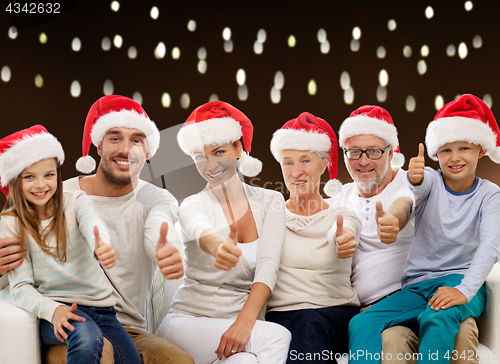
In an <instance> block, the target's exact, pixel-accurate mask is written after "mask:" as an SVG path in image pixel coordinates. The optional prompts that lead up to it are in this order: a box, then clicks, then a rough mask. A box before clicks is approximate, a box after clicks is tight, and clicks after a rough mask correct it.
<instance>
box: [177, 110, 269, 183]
mask: <svg viewBox="0 0 500 364" xmlns="http://www.w3.org/2000/svg"><path fill="white" fill-rule="evenodd" d="M252 136H253V125H252V122H251V121H250V119H248V118H247V116H246V115H245V114H243V113H242V112H241V111H240V110H238V109H237V108H235V107H234V106H232V105H230V104H228V103H227V102H223V101H220V100H217V101H211V102H208V103H206V104H204V105H201V106H198V107H197V108H196V109H194V111H193V112H192V113H191V115H189V117H188V118H187V120H186V122H185V123H184V125H183V126H182V128H181V130H179V133H178V134H177V142H178V143H179V147H180V148H181V149H182V151H183V152H184V153H186V154H191V153H193V152H194V151H196V150H201V149H203V148H205V147H207V146H209V145H222V144H227V143H233V142H235V141H237V140H240V138H241V139H242V140H243V147H244V151H243V152H242V154H241V158H240V161H239V162H240V171H241V173H242V174H243V175H244V176H247V177H255V176H256V175H258V174H259V173H260V171H261V170H262V162H261V161H259V160H258V159H256V158H253V157H250V155H249V153H250V151H251V149H252Z"/></svg>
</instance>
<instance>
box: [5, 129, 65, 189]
mask: <svg viewBox="0 0 500 364" xmlns="http://www.w3.org/2000/svg"><path fill="white" fill-rule="evenodd" d="M48 158H56V159H57V161H58V162H59V163H60V164H63V163H64V151H63V148H62V146H61V143H59V141H58V140H57V139H56V137H55V136H53V135H52V134H50V133H49V132H48V131H47V129H45V128H44V127H43V126H42V125H33V126H32V127H31V128H28V129H23V130H20V131H17V132H15V133H14V134H11V135H9V136H6V137H5V138H3V139H0V188H1V189H2V191H3V193H4V194H5V196H7V195H8V194H9V182H12V181H14V180H15V179H16V178H17V176H19V175H20V174H21V173H22V171H24V170H25V169H26V168H28V167H29V166H31V165H32V164H34V163H37V162H40V161H41V160H44V159H48Z"/></svg>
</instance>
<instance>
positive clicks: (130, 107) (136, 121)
mask: <svg viewBox="0 0 500 364" xmlns="http://www.w3.org/2000/svg"><path fill="white" fill-rule="evenodd" d="M117 127H123V128H130V129H137V130H140V131H142V132H143V133H144V134H145V135H146V139H147V151H148V154H149V156H150V157H152V156H153V155H155V153H156V151H157V150H158V147H159V146H160V131H159V130H158V128H157V127H156V124H155V123H154V121H152V120H151V119H150V118H149V116H148V115H147V114H146V112H145V111H144V109H143V108H142V106H141V105H139V104H138V103H137V102H135V101H134V100H132V99H130V98H128V97H125V96H119V95H109V96H104V97H101V98H100V99H99V100H97V101H96V102H95V103H94V105H92V107H91V108H90V110H89V113H88V115H87V119H86V120H85V126H84V129H83V142H82V155H83V156H82V157H80V158H79V159H78V161H77V162H76V169H77V170H78V171H80V172H82V173H91V172H92V171H93V170H94V169H95V166H96V163H95V160H94V158H92V157H91V156H90V155H89V150H90V143H91V142H92V143H93V144H94V145H95V146H96V147H98V146H99V145H100V144H101V142H102V139H103V138H104V135H105V134H106V132H107V131H108V130H109V129H112V128H117Z"/></svg>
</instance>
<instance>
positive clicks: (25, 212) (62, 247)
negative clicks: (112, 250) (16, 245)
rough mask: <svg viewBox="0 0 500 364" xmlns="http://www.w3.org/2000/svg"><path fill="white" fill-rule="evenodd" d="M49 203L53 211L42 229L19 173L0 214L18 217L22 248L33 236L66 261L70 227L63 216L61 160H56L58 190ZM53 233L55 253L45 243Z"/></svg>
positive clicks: (46, 250)
mask: <svg viewBox="0 0 500 364" xmlns="http://www.w3.org/2000/svg"><path fill="white" fill-rule="evenodd" d="M47 204H51V207H52V211H53V212H54V214H53V218H52V221H51V222H50V224H49V225H48V226H47V228H45V229H44V230H43V231H42V232H40V229H39V226H40V217H39V216H38V213H37V212H36V210H35V208H34V207H33V204H32V203H31V202H29V201H27V200H26V199H25V198H24V196H23V193H22V177H21V175H18V176H17V177H16V179H15V180H14V181H12V182H9V194H8V196H7V202H6V203H5V206H4V208H3V210H2V212H1V213H0V217H1V216H15V217H17V228H18V230H19V238H20V240H21V247H22V248H23V250H24V249H25V248H26V241H27V240H28V239H29V237H30V236H31V237H32V238H33V239H35V241H36V242H37V243H38V246H39V247H40V248H41V249H42V250H43V251H44V252H46V253H47V254H49V255H51V256H53V257H54V258H57V259H59V260H60V261H61V262H65V261H66V245H67V242H68V229H67V225H66V216H65V215H64V203H63V186H62V176H61V165H60V163H59V162H57V190H56V192H55V193H54V195H53V196H52V198H51V199H50V200H49V202H47ZM47 229H48V230H47ZM51 234H55V235H56V241H57V247H56V251H55V252H54V251H52V250H53V249H52V248H51V247H50V246H49V245H48V244H47V243H46V238H47V237H48V236H50V235H51Z"/></svg>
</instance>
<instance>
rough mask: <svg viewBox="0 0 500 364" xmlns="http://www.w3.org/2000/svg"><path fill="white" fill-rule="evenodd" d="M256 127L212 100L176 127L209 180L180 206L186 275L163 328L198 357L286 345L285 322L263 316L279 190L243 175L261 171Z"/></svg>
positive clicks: (265, 357) (276, 237) (283, 349)
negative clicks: (254, 135) (253, 153)
mask: <svg viewBox="0 0 500 364" xmlns="http://www.w3.org/2000/svg"><path fill="white" fill-rule="evenodd" d="M252 133H253V126H252V123H251V122H250V120H249V119H248V118H247V117H246V116H245V115H244V114H243V113H242V112H240V111H239V110H238V109H236V108H234V107H233V106H231V105H229V104H227V103H224V102H221V101H212V102H209V103H207V104H205V105H202V106H200V107H198V108H197V109H195V110H194V111H193V113H192V114H191V116H189V118H188V120H187V121H186V122H185V123H184V126H183V127H182V129H181V130H180V131H179V134H178V141H179V145H180V147H181V149H182V150H183V151H184V152H185V153H186V154H189V155H191V157H192V158H193V160H194V161H195V162H196V167H197V169H198V171H199V173H200V175H201V176H202V177H203V178H204V179H205V180H206V181H207V182H208V185H207V187H206V188H205V190H203V191H201V192H200V193H198V194H196V195H194V196H190V197H188V198H187V199H186V200H184V201H183V203H182V204H181V206H180V209H179V221H180V225H181V227H182V236H183V240H184V243H185V251H186V268H185V278H184V283H183V285H182V286H181V287H180V288H179V289H178V291H177V292H176V294H175V296H174V298H173V300H172V305H171V309H170V312H169V314H168V315H167V316H166V318H165V319H164V321H163V322H162V324H161V326H160V329H159V334H160V336H163V337H165V338H168V340H170V341H172V342H174V343H175V344H177V345H178V346H179V347H180V348H182V349H183V350H184V351H186V352H187V353H189V354H190V355H191V356H192V357H193V359H194V360H195V362H196V363H197V364H203V363H207V364H209V363H213V362H214V361H217V359H219V360H221V359H222V360H223V361H224V362H225V363H264V364H266V363H267V364H277V363H285V361H286V357H287V353H288V345H289V343H290V333H289V332H288V330H286V329H285V328H283V327H282V326H280V325H277V324H274V323H271V322H264V321H261V320H258V319H259V318H260V319H263V318H264V317H263V312H262V310H263V307H264V305H265V303H266V301H267V300H268V298H269V295H270V294H271V291H272V289H273V288H274V285H275V283H276V278H277V274H278V267H279V261H280V257H281V251H282V247H283V241H284V237H285V205H284V199H283V196H282V195H281V194H280V193H278V192H275V191H270V190H265V189H262V188H258V187H252V186H249V185H247V184H245V183H243V182H242V181H241V179H240V176H239V175H238V170H240V171H241V172H242V173H243V174H244V175H247V176H254V175H256V174H258V173H259V172H260V169H261V163H260V162H259V161H257V160H256V159H254V158H252V157H250V156H249V155H248V154H247V153H246V152H244V151H243V146H244V147H245V150H246V151H248V152H250V148H251V142H252ZM240 138H241V139H242V140H243V145H242V142H241V141H240ZM238 161H239V166H238Z"/></svg>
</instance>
